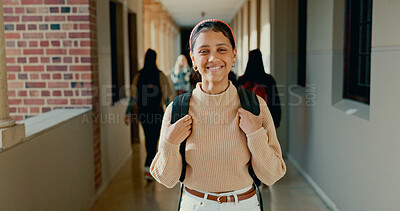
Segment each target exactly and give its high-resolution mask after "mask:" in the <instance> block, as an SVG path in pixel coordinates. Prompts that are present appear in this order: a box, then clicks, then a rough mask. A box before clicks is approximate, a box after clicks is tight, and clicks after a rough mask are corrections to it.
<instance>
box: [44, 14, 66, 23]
mask: <svg viewBox="0 0 400 211" xmlns="http://www.w3.org/2000/svg"><path fill="white" fill-rule="evenodd" d="M44 20H45V21H49V22H50V21H51V22H52V21H57V22H60V21H65V16H61V15H57V16H46V17H44Z"/></svg>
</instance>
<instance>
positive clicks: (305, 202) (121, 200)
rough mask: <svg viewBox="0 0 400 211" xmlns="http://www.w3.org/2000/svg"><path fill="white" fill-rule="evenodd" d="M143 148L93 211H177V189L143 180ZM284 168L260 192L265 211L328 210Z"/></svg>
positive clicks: (137, 148)
mask: <svg viewBox="0 0 400 211" xmlns="http://www.w3.org/2000/svg"><path fill="white" fill-rule="evenodd" d="M143 145H144V144H143V143H142V144H134V145H133V146H132V149H133V150H132V159H131V160H129V161H128V162H126V163H125V164H124V166H123V167H122V168H121V170H120V171H119V172H118V173H117V175H116V176H115V178H114V180H113V181H111V183H110V184H109V186H108V187H107V189H106V190H105V191H104V193H103V194H102V195H101V196H100V198H99V199H98V201H97V202H96V203H95V204H94V206H93V209H92V210H94V211H103V210H107V211H108V210H118V211H119V210H122V211H124V210H135V211H136V210H137V211H175V210H177V207H178V200H179V191H180V190H179V185H176V186H175V187H174V188H172V189H168V188H166V187H164V186H162V185H160V184H158V183H157V182H147V181H146V180H145V179H144V178H143V170H144V167H143V166H142V163H143V162H142V161H143V160H144V153H145V150H144V146H143ZM286 165H287V173H286V175H285V176H284V177H283V178H282V179H281V180H280V181H278V182H277V183H276V184H274V185H273V186H271V187H269V188H266V187H263V188H262V194H263V199H264V211H325V210H329V209H328V208H326V206H325V205H324V203H323V202H322V201H321V199H320V198H319V197H318V196H317V195H316V194H315V192H314V191H313V190H312V189H311V188H310V186H309V185H308V184H307V183H306V182H305V181H304V179H303V178H302V177H301V176H300V174H299V173H298V172H297V171H296V170H295V168H294V166H293V165H292V164H291V163H289V162H286Z"/></svg>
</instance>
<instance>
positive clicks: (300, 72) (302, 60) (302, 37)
mask: <svg viewBox="0 0 400 211" xmlns="http://www.w3.org/2000/svg"><path fill="white" fill-rule="evenodd" d="M306 44H307V0H300V1H299V44H298V45H299V54H298V55H299V58H298V59H299V61H298V69H297V84H298V85H300V86H303V87H305V86H306V53H307V49H306Z"/></svg>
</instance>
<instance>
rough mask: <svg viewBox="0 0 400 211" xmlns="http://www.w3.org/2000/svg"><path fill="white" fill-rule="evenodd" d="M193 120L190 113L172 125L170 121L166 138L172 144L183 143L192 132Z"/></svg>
mask: <svg viewBox="0 0 400 211" xmlns="http://www.w3.org/2000/svg"><path fill="white" fill-rule="evenodd" d="M192 122H193V121H192V117H191V116H190V115H189V114H187V115H186V116H184V117H183V118H181V119H179V120H178V121H176V122H175V123H174V124H172V125H171V123H170V122H168V125H167V128H166V132H165V137H164V138H165V139H167V141H168V142H169V143H171V144H180V143H182V142H183V141H184V140H185V139H186V138H187V137H188V136H189V135H190V133H191V132H192Z"/></svg>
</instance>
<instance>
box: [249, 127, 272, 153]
mask: <svg viewBox="0 0 400 211" xmlns="http://www.w3.org/2000/svg"><path fill="white" fill-rule="evenodd" d="M246 137H247V143H248V146H249V149H250V151H251V152H254V150H260V149H265V148H268V135H267V131H266V130H265V129H264V128H263V127H261V128H260V129H258V130H256V131H255V132H253V133H251V134H249V135H246Z"/></svg>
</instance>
